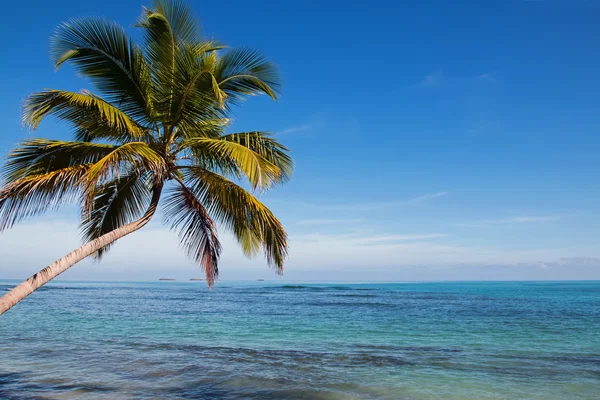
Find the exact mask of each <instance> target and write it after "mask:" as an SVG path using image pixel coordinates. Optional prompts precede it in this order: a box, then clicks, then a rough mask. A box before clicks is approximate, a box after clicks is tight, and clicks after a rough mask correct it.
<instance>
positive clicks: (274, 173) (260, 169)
mask: <svg viewBox="0 0 600 400" xmlns="http://www.w3.org/2000/svg"><path fill="white" fill-rule="evenodd" d="M179 149H181V150H184V149H190V150H192V151H193V153H194V154H195V155H196V156H197V157H199V158H200V160H203V161H205V162H207V165H209V166H211V167H212V168H213V169H220V170H221V171H232V170H235V171H236V172H237V173H238V174H243V175H244V176H246V177H247V178H248V181H249V182H250V184H251V185H252V187H253V188H255V189H256V188H260V189H265V188H269V187H271V186H273V185H274V184H276V183H279V182H282V180H283V179H284V173H283V171H282V170H281V169H280V168H279V167H278V166H277V165H276V164H274V163H272V162H271V161H269V160H268V159H267V158H265V157H263V156H262V155H261V154H259V153H257V152H255V151H253V150H252V149H250V148H248V147H246V146H244V145H242V144H240V143H239V142H238V141H236V140H233V139H232V140H226V139H225V140H224V139H221V138H219V139H213V138H195V139H188V140H185V141H183V142H182V143H181V145H180V147H179Z"/></svg>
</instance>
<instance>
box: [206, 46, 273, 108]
mask: <svg viewBox="0 0 600 400" xmlns="http://www.w3.org/2000/svg"><path fill="white" fill-rule="evenodd" d="M215 77H216V80H217V82H219V87H220V88H221V89H222V90H223V91H224V92H225V93H226V94H227V96H228V97H229V99H230V100H233V101H237V100H241V99H243V98H244V97H245V96H248V95H258V94H266V95H268V96H269V97H271V98H272V99H274V100H277V93H278V91H279V88H280V86H281V82H280V81H281V78H280V75H279V71H278V69H277V67H276V66H275V65H274V64H273V63H271V62H270V61H268V60H267V59H266V58H265V57H264V56H263V55H261V54H260V53H259V52H257V51H256V50H253V49H249V48H239V49H233V50H230V51H228V52H226V53H225V54H224V55H223V56H221V58H220V59H219V62H218V64H217V66H216V68H215Z"/></svg>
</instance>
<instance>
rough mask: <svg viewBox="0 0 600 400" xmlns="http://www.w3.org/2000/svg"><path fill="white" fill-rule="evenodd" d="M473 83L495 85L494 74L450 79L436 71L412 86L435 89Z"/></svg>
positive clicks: (441, 72)
mask: <svg viewBox="0 0 600 400" xmlns="http://www.w3.org/2000/svg"><path fill="white" fill-rule="evenodd" d="M475 82H488V83H497V82H498V80H497V78H496V73H495V72H485V73H481V74H479V75H475V76H470V77H451V76H447V75H446V74H445V73H444V71H442V70H438V71H435V72H432V73H430V74H427V75H425V77H424V78H423V80H422V81H421V82H419V83H418V84H416V85H414V86H415V87H417V88H437V87H440V86H448V85H454V84H467V83H475Z"/></svg>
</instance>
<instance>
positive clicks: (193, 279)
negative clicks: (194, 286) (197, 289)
mask: <svg viewBox="0 0 600 400" xmlns="http://www.w3.org/2000/svg"><path fill="white" fill-rule="evenodd" d="M203 280H204V279H202V278H190V281H203Z"/></svg>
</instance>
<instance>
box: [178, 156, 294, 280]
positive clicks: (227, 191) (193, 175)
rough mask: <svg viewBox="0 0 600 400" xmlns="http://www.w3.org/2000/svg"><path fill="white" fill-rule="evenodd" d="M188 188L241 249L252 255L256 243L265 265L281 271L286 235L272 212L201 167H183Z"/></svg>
mask: <svg viewBox="0 0 600 400" xmlns="http://www.w3.org/2000/svg"><path fill="white" fill-rule="evenodd" d="M183 172H184V176H185V177H186V183H187V185H188V187H189V188H190V189H191V190H192V191H193V193H194V195H195V196H196V197H197V198H198V199H199V200H200V201H201V202H202V204H203V205H204V207H206V209H207V210H208V212H209V214H210V215H211V216H212V217H213V218H215V219H216V220H218V221H220V222H221V223H223V224H224V225H225V227H227V228H228V229H229V230H230V231H231V232H233V233H234V235H235V236H236V238H237V239H238V241H239V243H240V244H241V245H242V248H243V250H244V252H245V253H246V254H248V255H252V254H253V253H254V252H255V250H256V249H257V247H258V246H261V247H262V248H263V250H264V253H265V256H266V258H267V262H268V263H269V265H271V266H273V267H275V268H276V270H277V272H278V273H282V272H283V262H284V259H285V257H286V256H287V249H288V246H287V234H286V233H285V230H284V229H283V226H282V225H281V223H280V222H279V220H278V219H277V218H276V217H275V216H274V215H273V213H272V212H271V211H270V210H269V209H268V208H267V207H266V206H265V205H264V204H262V203H261V202H260V201H259V200H258V199H257V198H256V197H254V196H253V195H252V194H250V193H249V192H247V191H246V190H244V189H243V188H241V187H240V186H238V185H236V184H235V183H233V182H232V181H230V180H228V179H226V178H224V177H222V176H220V175H218V174H215V173H213V172H210V171H207V170H205V169H202V168H194V167H190V168H184V169H183Z"/></svg>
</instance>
